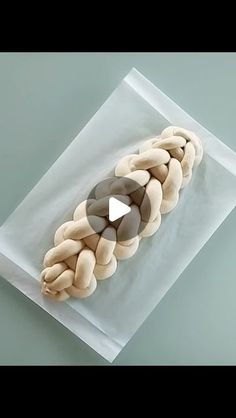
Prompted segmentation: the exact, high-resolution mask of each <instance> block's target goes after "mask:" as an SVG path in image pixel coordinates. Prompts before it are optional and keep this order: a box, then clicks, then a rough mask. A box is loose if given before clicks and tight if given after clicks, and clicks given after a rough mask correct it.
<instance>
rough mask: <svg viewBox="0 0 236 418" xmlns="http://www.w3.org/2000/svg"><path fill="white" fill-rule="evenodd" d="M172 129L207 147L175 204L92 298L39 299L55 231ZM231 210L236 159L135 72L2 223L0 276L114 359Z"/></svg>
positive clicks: (235, 186) (234, 201)
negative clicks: (125, 162) (148, 142)
mask: <svg viewBox="0 0 236 418" xmlns="http://www.w3.org/2000/svg"><path fill="white" fill-rule="evenodd" d="M168 125H177V126H181V127H184V128H186V129H190V130H193V131H194V132H195V133H196V134H197V135H199V137H200V138H201V140H202V142H203V147H204V158H203V161H202V163H201V165H200V166H199V167H198V168H197V169H196V170H195V171H194V175H193V178H192V180H191V182H190V184H189V185H188V186H187V187H186V188H185V189H184V190H183V191H182V192H181V197H180V201H179V204H178V206H177V207H176V208H175V209H174V210H173V211H172V212H171V213H169V214H167V215H164V216H163V217H162V224H161V227H160V228H159V230H158V231H157V233H156V234H155V235H154V236H153V237H151V238H147V239H145V240H142V241H141V244H140V247H139V249H138V251H137V253H136V254H135V255H134V256H133V257H132V258H131V259H129V260H126V261H123V262H119V266H118V269H117V271H116V273H115V275H114V276H113V277H111V278H109V279H107V280H105V281H102V282H99V283H98V287H97V290H96V292H95V293H94V294H93V295H92V296H90V297H89V298H88V299H85V300H73V299H69V300H68V301H66V302H64V303H57V302H52V301H51V300H47V299H46V298H44V297H43V296H42V295H41V293H40V283H39V274H40V271H41V269H42V260H43V256H44V254H45V252H46V251H47V250H48V249H49V248H50V247H52V245H53V235H54V232H55V230H56V228H57V227H58V226H59V225H60V224H61V223H62V222H64V221H66V220H69V219H71V216H72V213H73V211H74V209H75V207H76V206H77V204H78V203H80V202H81V201H82V200H84V199H86V197H87V196H88V194H89V192H90V191H91V189H92V188H93V187H94V186H95V185H96V184H97V183H98V182H99V181H101V180H102V179H104V178H105V177H107V176H109V175H111V172H112V170H113V169H114V167H115V165H116V164H117V162H118V160H119V159H120V158H121V157H123V156H125V155H127V154H129V153H134V152H136V151H137V150H138V147H139V145H140V144H141V143H142V142H143V141H144V140H145V139H147V138H148V137H150V136H153V135H157V134H160V132H161V131H162V130H163V129H164V128H165V127H166V126H168ZM235 205H236V154H235V153H234V152H233V151H232V150H230V149H229V148H228V147H227V146H226V145H224V144H223V143H222V142H220V141H219V139H217V138H216V137H215V136H214V135H212V134H211V133H210V132H208V131H207V130H206V129H205V128H203V127H202V126H201V125H200V124H199V123H197V122H196V121H195V120H193V119H192V118H191V117H190V116H189V115H188V114H187V113H185V112H184V111H183V110H182V109H181V108H180V107H179V106H178V105H177V104H175V103H174V102H173V101H172V100H170V99H169V98H168V97H167V96H166V95H165V94H164V93H162V92H161V91H160V90H159V89H158V88H156V87H155V86H154V85H153V84H152V83H150V82H149V81H148V80H147V79H146V78H144V77H143V76H142V75H141V74H140V73H139V72H138V71H137V70H135V69H132V70H131V71H130V72H129V74H128V75H127V76H126V77H125V78H124V79H123V81H122V82H121V83H120V84H119V86H118V87H117V88H116V89H115V91H114V92H113V93H112V94H111V96H110V97H109V98H108V99H107V101H106V102H105V103H104V104H103V106H102V107H101V108H100V109H99V110H98V112H97V113H96V114H95V115H94V116H93V118H92V119H91V120H90V121H89V122H88V124H87V125H86V126H85V128H84V129H83V130H82V131H81V132H80V133H79V134H78V135H77V136H76V138H75V139H74V140H73V141H72V143H71V144H70V146H69V147H68V148H67V149H66V150H65V151H64V152H63V153H62V154H61V156H60V157H59V158H58V159H57V160H56V162H55V163H54V164H53V165H52V167H51V168H50V169H49V170H48V171H47V173H46V174H45V175H44V176H43V177H42V178H41V180H40V181H39V182H38V183H37V184H36V186H35V187H34V188H33V189H32V191H31V192H30V193H29V194H28V195H27V196H26V198H25V199H24V200H23V201H22V203H21V204H20V205H19V206H18V207H17V208H16V209H15V211H14V212H13V213H12V214H11V215H10V216H9V218H8V219H7V220H6V221H5V223H4V224H3V225H2V226H1V228H0V274H1V275H2V276H3V277H5V278H6V279H7V280H8V281H9V282H11V283H12V284H13V285H14V286H16V287H17V288H18V289H20V290H21V291H22V292H23V293H24V294H25V295H27V296H28V297H29V298H30V299H32V300H33V301H34V302H36V303H37V304H38V305H40V306H41V307H42V308H43V309H44V310H46V311H47V312H48V313H49V314H51V315H52V316H54V317H55V318H56V319H57V320H58V321H60V322H61V323H63V324H64V325H65V326H66V327H67V328H69V329H70V330H71V331H72V332H74V333H75V334H76V335H77V336H78V337H80V338H81V339H82V340H83V341H85V342H86V343H87V344H89V345H90V346H91V347H92V348H93V349H94V350H96V351H97V352H98V353H100V354H101V355H102V356H103V357H105V358H106V359H107V360H109V361H113V360H114V358H115V357H116V356H117V355H118V353H119V352H120V351H121V350H122V348H123V347H124V346H125V345H126V344H127V342H128V341H129V339H130V338H131V337H132V335H133V334H134V333H135V332H136V331H137V329H138V328H139V327H140V325H141V324H142V322H143V321H144V320H145V319H146V317H147V316H148V315H149V314H150V312H151V311H152V310H153V308H154V307H155V306H156V305H157V304H158V303H159V301H160V300H161V299H162V297H163V296H164V295H165V293H166V292H167V291H168V289H169V288H170V287H171V286H172V285H173V283H174V282H175V281H176V280H177V278H178V277H179V275H180V274H181V273H182V272H183V270H184V269H185V268H186V267H187V265H188V264H189V263H190V262H191V260H192V259H193V258H194V257H195V256H196V254H197V253H198V251H199V250H200V249H201V248H202V246H203V245H204V244H205V243H206V242H207V240H208V239H209V238H210V237H211V235H212V234H213V233H214V231H215V230H216V229H217V228H218V226H219V225H220V224H221V223H222V222H223V220H224V219H225V218H226V216H227V215H228V214H229V213H230V212H231V210H232V209H233V208H234V207H235ZM206 268H207V267H206Z"/></svg>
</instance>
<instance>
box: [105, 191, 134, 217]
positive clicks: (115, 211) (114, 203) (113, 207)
mask: <svg viewBox="0 0 236 418" xmlns="http://www.w3.org/2000/svg"><path fill="white" fill-rule="evenodd" d="M130 211H131V208H130V207H129V206H128V205H125V204H124V203H122V202H121V201H120V200H118V199H116V198H115V197H110V199H109V221H110V222H113V221H116V220H117V219H119V218H121V217H122V216H124V215H126V214H127V213H129V212H130Z"/></svg>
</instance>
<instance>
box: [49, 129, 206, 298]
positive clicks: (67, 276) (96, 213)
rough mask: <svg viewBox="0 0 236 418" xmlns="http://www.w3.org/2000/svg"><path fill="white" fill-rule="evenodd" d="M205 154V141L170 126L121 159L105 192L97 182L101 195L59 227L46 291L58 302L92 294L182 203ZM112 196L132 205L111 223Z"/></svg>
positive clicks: (98, 193) (80, 207)
mask: <svg viewBox="0 0 236 418" xmlns="http://www.w3.org/2000/svg"><path fill="white" fill-rule="evenodd" d="M202 156H203V149H202V144H201V142H200V140H199V138H198V137H197V136H196V135H195V134H194V133H193V132H190V131H188V130H186V129H183V128H178V127H176V126H169V127H168V128H166V129H164V130H163V131H162V133H161V135H160V136H159V137H154V138H151V139H149V140H147V141H145V142H144V143H143V145H142V146H141V148H140V149H139V154H131V155H127V156H125V157H124V158H122V159H121V160H120V161H119V162H118V164H117V166H116V168H115V176H116V177H113V178H111V179H109V181H108V183H107V185H106V190H104V187H103V188H99V186H98V187H97V188H96V192H95V197H96V199H89V200H87V201H84V202H82V203H80V204H79V205H78V206H77V208H76V209H75V211H74V215H73V220H72V221H68V222H65V223H64V224H62V225H61V226H60V227H59V228H58V229H57V231H56V233H55V236H54V247H53V248H51V249H50V250H49V251H48V252H47V253H46V255H45V257H44V263H43V264H44V267H45V268H44V270H43V271H42V273H41V282H42V293H43V294H44V295H45V296H47V297H49V298H51V299H54V300H57V301H64V300H66V299H68V298H69V297H70V296H73V297H76V298H86V297H88V296H90V295H91V294H92V293H93V292H94V291H95V289H96V287H97V281H98V280H104V279H107V278H108V277H110V276H112V275H113V274H114V273H115V271H116V268H117V260H125V259H127V258H130V257H132V256H133V255H134V254H135V252H136V251H137V249H138V247H139V243H140V240H141V239H142V238H146V237H150V236H151V235H153V234H154V233H155V232H156V231H157V229H158V228H159V226H160V224H161V215H162V214H165V213H168V212H170V211H171V210H172V209H174V207H175V206H176V205H177V203H178V200H179V192H180V189H182V188H183V187H185V186H186V185H187V184H188V183H189V181H190V180H191V177H192V170H193V167H196V166H198V165H199V164H200V162H201V160H202ZM117 177H118V178H117ZM120 177H122V179H120ZM123 179H129V180H133V182H132V181H127V183H126V182H125V181H122V180H123ZM132 184H134V185H135V184H137V185H138V187H133V186H132ZM144 188H145V193H144ZM111 196H114V197H116V198H117V199H119V200H120V201H122V202H123V203H125V204H127V205H130V207H131V211H130V212H129V213H128V214H127V215H125V216H123V218H121V219H117V221H115V222H112V223H110V222H109V221H108V218H107V216H108V200H109V197H111ZM147 201H148V202H147ZM148 205H150V211H149V213H148V215H147V206H148ZM130 236H131V237H132V238H130Z"/></svg>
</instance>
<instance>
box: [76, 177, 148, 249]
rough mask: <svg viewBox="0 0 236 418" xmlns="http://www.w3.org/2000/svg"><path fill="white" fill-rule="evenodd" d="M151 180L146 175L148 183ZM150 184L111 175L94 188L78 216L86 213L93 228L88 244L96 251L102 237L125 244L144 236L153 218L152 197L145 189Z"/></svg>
mask: <svg viewBox="0 0 236 418" xmlns="http://www.w3.org/2000/svg"><path fill="white" fill-rule="evenodd" d="M146 177H147V178H146ZM149 177H150V176H149V175H148V174H147V175H145V179H144V180H145V182H146V184H147V182H148V181H149ZM146 184H143V180H142V181H141V180H140V183H138V182H137V181H135V180H133V179H132V178H129V177H127V176H123V177H118V176H111V177H107V178H105V179H104V180H102V181H100V182H99V183H97V184H96V185H95V186H94V187H93V189H92V190H91V191H90V193H89V195H88V197H87V199H86V207H85V208H84V207H83V206H82V207H81V208H80V209H79V211H78V210H77V214H76V216H78V215H80V216H84V215H83V212H84V209H85V210H86V216H87V221H88V223H89V226H90V228H91V231H90V232H91V233H90V236H89V238H88V240H86V245H88V246H89V247H90V245H91V246H92V247H91V248H92V249H93V248H96V245H98V244H97V239H98V234H99V235H100V236H102V238H103V240H104V239H105V240H106V241H112V242H114V241H115V242H124V241H129V240H132V239H133V238H135V237H137V236H138V235H140V234H141V233H142V231H143V230H144V229H145V228H146V225H147V224H148V222H149V219H150V217H151V219H152V217H153V211H151V205H150V199H149V194H148V193H147V192H146V187H144V186H146ZM151 185H152V184H151ZM90 237H91V238H90Z"/></svg>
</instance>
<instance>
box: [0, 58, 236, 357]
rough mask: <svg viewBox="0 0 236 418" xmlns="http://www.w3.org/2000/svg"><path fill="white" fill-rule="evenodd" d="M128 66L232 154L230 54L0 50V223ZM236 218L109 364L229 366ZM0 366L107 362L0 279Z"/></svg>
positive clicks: (235, 311)
mask: <svg viewBox="0 0 236 418" xmlns="http://www.w3.org/2000/svg"><path fill="white" fill-rule="evenodd" d="M132 67H136V68H137V69H138V70H139V71H140V72H141V73H142V74H143V75H144V76H145V77H147V78H148V79H149V80H150V81H152V82H153V83H154V84H155V85H157V86H158V87H159V88H160V89H161V90H163V92H164V93H166V94H167V95H168V96H169V97H171V98H172V99H173V100H174V101H176V102H177V103H178V104H179V105H180V106H181V107H183V109H184V110H186V111H187V112H188V113H189V114H190V115H191V116H192V117H193V118H194V119H196V120H197V121H199V122H200V123H201V124H202V125H203V126H205V127H206V128H207V129H209V130H210V131H211V132H212V133H214V134H215V135H216V136H217V137H218V138H219V139H221V140H222V141H223V142H225V144H227V145H228V146H230V147H231V148H232V149H233V150H234V151H236V128H235V118H236V100H235V97H236V54H227V53H219V54H215V53H211V54H210V53H209V54H208V53H203V54H202V53H165V54H164V53H160V54H159V53H1V54H0V196H1V205H0V223H2V222H3V221H4V220H5V219H6V218H7V217H8V215H9V214H10V213H11V211H12V210H13V209H14V208H15V207H16V206H17V205H18V204H19V203H20V202H21V200H22V199H23V198H24V196H25V195H26V194H27V193H28V192H29V191H30V190H31V188H32V187H33V186H34V185H35V183H36V182H37V181H38V180H39V179H40V178H41V176H42V175H43V174H44V173H45V171H46V170H47V169H48V168H49V167H50V166H51V164H52V163H53V162H54V161H55V160H56V158H57V157H58V156H59V155H60V154H61V153H62V152H63V151H64V149H65V148H66V146H67V145H68V144H69V143H70V142H71V140H72V139H73V138H74V137H75V136H76V134H77V133H78V132H79V131H80V130H81V129H82V128H83V126H84V125H85V124H86V123H87V122H88V121H89V119H90V118H91V117H92V116H93V114H94V113H95V112H96V111H97V110H98V109H99V107H100V106H101V105H102V104H103V102H104V101H105V100H106V99H107V97H108V96H109V95H110V93H111V92H112V91H113V89H114V88H115V87H116V86H117V84H118V83H119V82H120V81H121V79H122V78H123V77H124V76H125V75H126V74H127V73H128V72H129V70H130V69H131V68H132ZM235 228H236V216H235V210H234V211H233V212H232V213H231V214H230V216H229V217H228V218H227V219H226V221H225V222H224V223H223V224H222V225H221V226H220V228H218V230H217V231H216V233H215V234H214V235H213V236H212V238H211V239H210V240H209V241H208V242H207V244H206V245H205V246H204V248H203V249H202V250H201V251H200V253H199V254H198V255H197V257H196V258H195V259H194V260H193V261H192V263H191V264H190V265H189V266H188V268H187V269H186V270H185V271H184V272H183V274H182V275H181V276H180V277H179V279H178V280H177V281H176V283H175V285H174V286H173V287H172V288H171V289H170V290H169V292H168V293H167V294H166V296H165V297H164V298H163V299H162V301H161V302H160V303H159V305H158V306H157V307H156V308H155V309H154V311H153V312H152V313H151V315H150V316H149V317H148V319H147V320H146V321H145V322H144V324H143V325H142V326H141V328H140V329H139V330H138V331H137V333H136V334H135V336H134V337H133V338H132V340H131V341H130V342H129V343H128V344H127V346H126V347H125V348H124V350H123V351H122V352H121V353H120V355H119V356H118V357H117V358H116V360H115V361H114V363H113V364H120V365H121V364H124V365H131V364H154V365H164V364H168V365H169V364H173V365H177V364H236V326H235V323H236V274H235V270H236V257H235V248H236V234H235ZM0 364H1V365H5V364H9V365H12V364H20V365H23V364H37V365H39V364H43V365H46V364H70V365H71V364H75V365H79V364H89V365H91V364H97V365H98V364H109V363H108V362H107V361H106V360H104V359H103V358H102V357H100V356H99V355H98V354H97V353H95V352H94V351H93V350H92V349H90V348H89V347H88V346H87V345H86V344H84V343H83V342H82V341H80V340H79V339H78V338H77V337H76V336H74V335H73V334H72V333H71V332H70V331H68V330H67V329H66V328H64V327H63V326H62V325H60V324H59V323H58V322H57V321H56V320H55V319H53V318H52V317H50V316H49V314H47V313H46V312H45V311H43V310H42V309H41V308H40V307H38V306H37V305H35V304H34V303H33V302H32V301H30V300H29V299H28V298H26V297H25V296H24V295H23V294H21V293H20V292H19V291H18V290H16V289H15V288H14V287H12V286H11V285H10V284H9V283H7V282H6V281H5V280H4V279H2V278H0Z"/></svg>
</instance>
